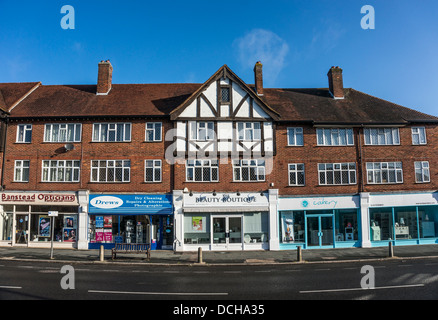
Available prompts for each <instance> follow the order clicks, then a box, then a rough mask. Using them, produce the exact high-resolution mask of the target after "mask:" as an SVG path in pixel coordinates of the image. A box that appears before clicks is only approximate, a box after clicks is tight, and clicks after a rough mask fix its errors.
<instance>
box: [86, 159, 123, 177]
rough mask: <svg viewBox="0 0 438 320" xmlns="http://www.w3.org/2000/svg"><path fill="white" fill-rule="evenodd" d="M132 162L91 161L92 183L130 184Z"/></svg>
mask: <svg viewBox="0 0 438 320" xmlns="http://www.w3.org/2000/svg"><path fill="white" fill-rule="evenodd" d="M130 175H131V161H130V160H91V182H129V181H130Z"/></svg>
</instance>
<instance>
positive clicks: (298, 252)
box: [297, 246, 303, 262]
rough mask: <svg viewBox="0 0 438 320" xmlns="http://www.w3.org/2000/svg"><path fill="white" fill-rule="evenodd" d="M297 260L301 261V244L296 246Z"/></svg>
mask: <svg viewBox="0 0 438 320" xmlns="http://www.w3.org/2000/svg"><path fill="white" fill-rule="evenodd" d="M297 261H298V262H303V251H302V250H301V246H298V247H297Z"/></svg>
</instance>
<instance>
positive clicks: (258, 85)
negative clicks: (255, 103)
mask: <svg viewBox="0 0 438 320" xmlns="http://www.w3.org/2000/svg"><path fill="white" fill-rule="evenodd" d="M254 81H255V90H256V92H257V94H258V95H259V96H262V95H263V65H262V63H261V62H260V61H257V63H256V65H255V67H254Z"/></svg>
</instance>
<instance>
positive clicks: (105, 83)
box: [96, 60, 113, 95]
mask: <svg viewBox="0 0 438 320" xmlns="http://www.w3.org/2000/svg"><path fill="white" fill-rule="evenodd" d="M112 79H113V66H112V65H111V62H110V61H109V60H106V61H103V60H102V61H101V62H99V71H98V74H97V92H96V94H97V95H107V94H108V93H109V92H110V91H111V85H112Z"/></svg>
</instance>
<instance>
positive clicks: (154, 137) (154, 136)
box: [145, 122, 163, 142]
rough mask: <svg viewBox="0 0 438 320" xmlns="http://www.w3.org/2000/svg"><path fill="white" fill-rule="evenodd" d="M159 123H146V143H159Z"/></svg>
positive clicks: (160, 126) (160, 138)
mask: <svg viewBox="0 0 438 320" xmlns="http://www.w3.org/2000/svg"><path fill="white" fill-rule="evenodd" d="M162 126H163V125H162V123H161V122H147V123H146V138H145V140H146V141H148V142H153V141H161V140H162V137H161V128H162Z"/></svg>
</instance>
